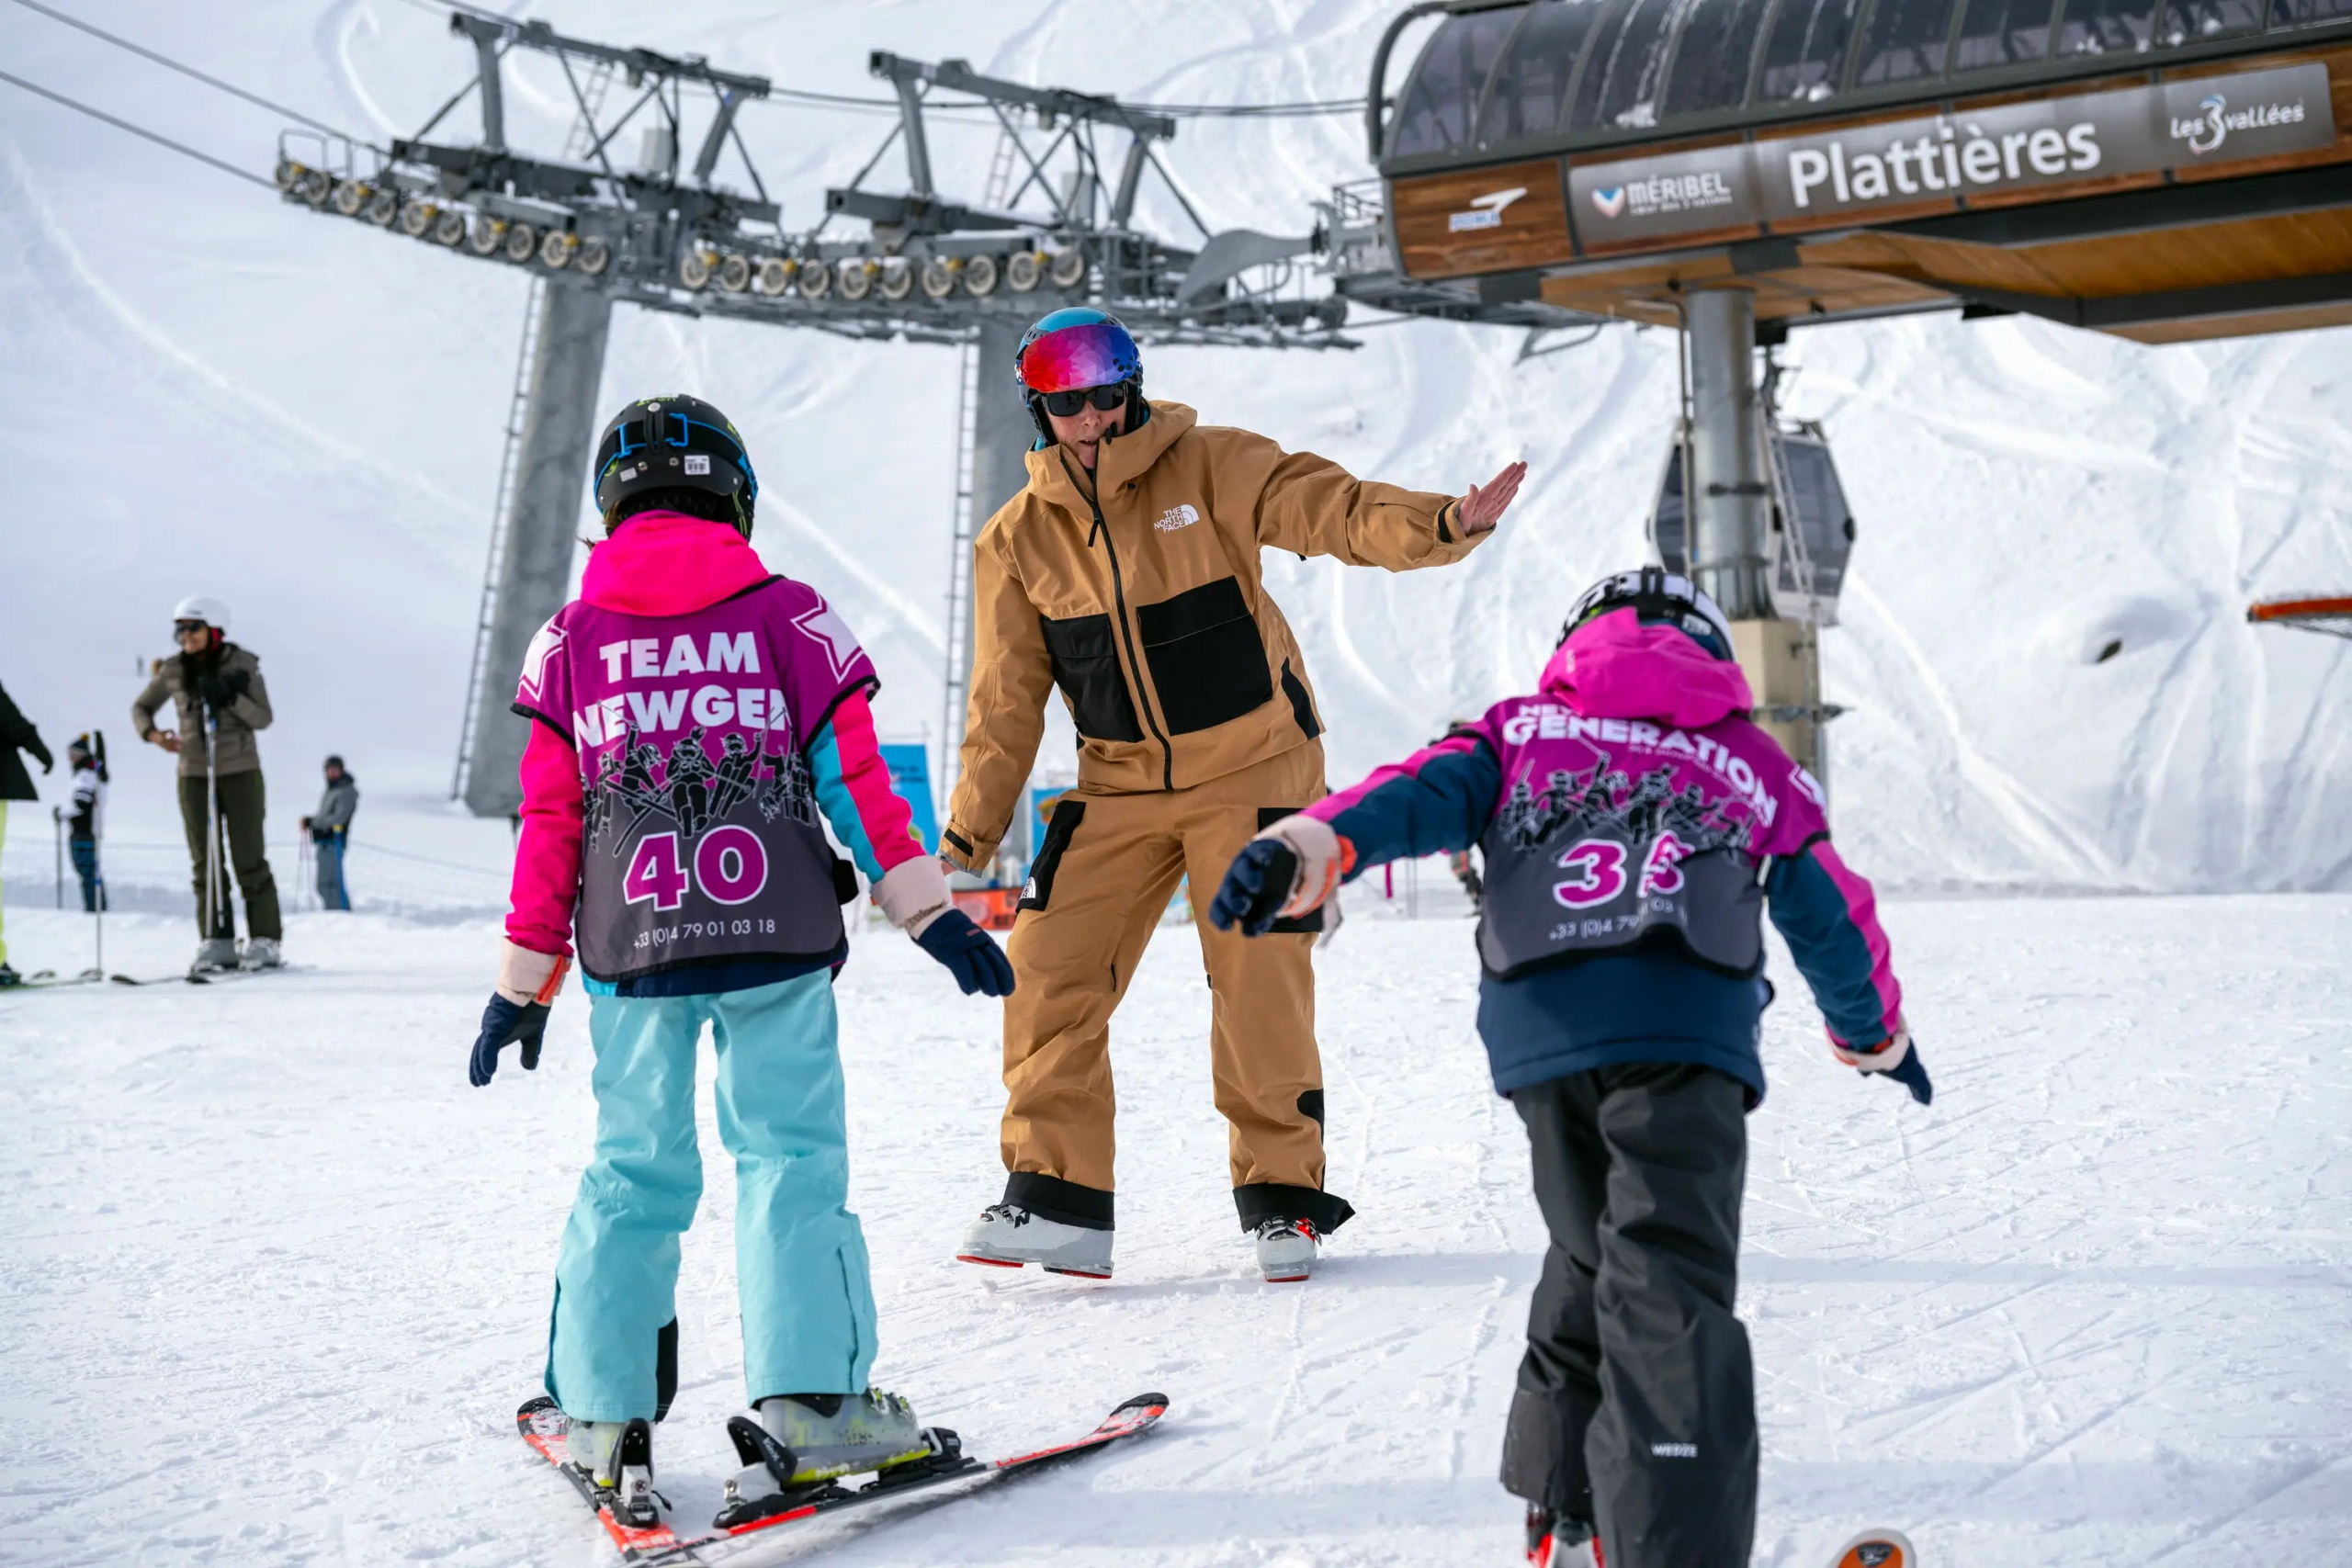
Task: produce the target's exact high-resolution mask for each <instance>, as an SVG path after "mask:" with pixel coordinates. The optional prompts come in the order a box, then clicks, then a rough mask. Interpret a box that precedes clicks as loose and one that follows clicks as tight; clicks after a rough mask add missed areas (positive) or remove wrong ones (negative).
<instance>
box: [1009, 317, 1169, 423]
mask: <svg viewBox="0 0 2352 1568" xmlns="http://www.w3.org/2000/svg"><path fill="white" fill-rule="evenodd" d="M1141 370H1142V366H1141V365H1140V364H1139V363H1138V362H1137V361H1136V341H1135V339H1133V338H1131V337H1129V336H1128V335H1127V330H1126V328H1125V327H1123V326H1120V325H1119V324H1118V323H1116V322H1115V321H1088V322H1086V323H1084V324H1082V325H1080V326H1074V327H1063V328H1060V329H1059V330H1057V331H1055V332H1049V333H1046V334H1044V335H1043V336H1042V337H1040V338H1038V339H1037V340H1036V341H1035V343H1033V344H1030V345H1029V346H1028V348H1027V349H1025V350H1024V351H1023V353H1022V355H1021V384H1022V385H1023V386H1024V387H1026V388H1028V389H1030V390H1031V391H1033V392H1044V393H1046V395H1047V396H1051V395H1052V394H1054V393H1056V392H1063V391H1068V390H1069V389H1073V388H1098V389H1099V388H1103V387H1114V386H1117V385H1119V384H1120V383H1122V382H1125V381H1131V380H1133V379H1135V378H1136V376H1137V375H1138V374H1139V373H1140V372H1141ZM1065 417H1067V416H1065Z"/></svg>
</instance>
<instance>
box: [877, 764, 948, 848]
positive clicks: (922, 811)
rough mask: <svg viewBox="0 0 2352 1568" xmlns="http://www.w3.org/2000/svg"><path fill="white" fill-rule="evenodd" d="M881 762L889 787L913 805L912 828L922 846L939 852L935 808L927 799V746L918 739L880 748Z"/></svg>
mask: <svg viewBox="0 0 2352 1568" xmlns="http://www.w3.org/2000/svg"><path fill="white" fill-rule="evenodd" d="M881 751H882V761H883V764H884V765H885V766H886V767H888V769H889V770H890V787H891V788H892V789H894V790H897V791H898V792H899V798H900V799H902V800H904V801H905V802H906V803H907V805H908V806H909V807H912V808H913V811H914V816H915V831H917V832H919V833H921V834H922V847H923V848H924V849H926V850H928V851H930V852H932V853H933V854H937V853H938V852H939V811H938V807H936V806H935V805H933V801H932V798H931V748H930V747H928V746H925V745H923V744H922V743H921V742H919V741H911V742H908V743H905V744H902V745H896V746H884V747H882V748H881Z"/></svg>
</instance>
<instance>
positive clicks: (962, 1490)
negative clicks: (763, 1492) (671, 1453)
mask: <svg viewBox="0 0 2352 1568" xmlns="http://www.w3.org/2000/svg"><path fill="white" fill-rule="evenodd" d="M1167 1410H1168V1396H1167V1395H1166V1394H1164V1393H1141V1394H1137V1395H1136V1397H1135V1398H1133V1399H1130V1400H1127V1401H1126V1402H1125V1403H1124V1404H1120V1405H1119V1406H1118V1408H1116V1409H1114V1410H1113V1411H1112V1412H1111V1414H1110V1415H1108V1416H1104V1417H1103V1420H1102V1422H1101V1423H1100V1424H1099V1425H1098V1426H1096V1427H1095V1428H1094V1429H1093V1430H1092V1431H1091V1432H1089V1433H1087V1434H1086V1435H1085V1436H1084V1437H1082V1438H1077V1439H1075V1440H1073V1441H1070V1442H1067V1443H1058V1444H1056V1445H1055V1446H1053V1447H1051V1448H1044V1449H1037V1450H1033V1451H1031V1452H1028V1453H1023V1454H1014V1455H1012V1456H1011V1457H1009V1458H1006V1459H1000V1460H996V1461H980V1460H975V1459H968V1458H966V1457H965V1455H964V1452H963V1445H962V1443H961V1442H960V1440H959V1439H958V1438H956V1434H955V1433H953V1432H951V1431H948V1430H946V1429H945V1428H944V1427H931V1428H927V1429H926V1435H927V1436H929V1437H930V1438H931V1440H932V1450H933V1451H932V1457H931V1458H929V1459H925V1460H915V1461H910V1463H908V1464H906V1465H900V1466H897V1467H894V1469H893V1470H892V1472H891V1474H890V1476H889V1478H888V1479H884V1478H881V1477H876V1479H874V1480H872V1481H869V1482H867V1483H865V1485H863V1486H859V1487H854V1488H853V1487H845V1486H842V1485H840V1484H838V1483H831V1482H828V1483H823V1484H821V1485H818V1486H814V1487H807V1488H803V1489H800V1490H798V1491H795V1492H788V1493H786V1494H784V1495H781V1496H778V1497H776V1498H775V1499H774V1500H773V1501H774V1503H775V1512H773V1513H770V1514H766V1515H763V1516H762V1517H755V1518H749V1519H744V1520H742V1521H741V1522H740V1523H737V1524H734V1525H731V1526H715V1527H713V1528H712V1529H708V1530H706V1531H703V1532H702V1533H699V1534H695V1535H686V1536H681V1535H679V1534H677V1533H676V1532H675V1531H673V1529H671V1528H670V1527H669V1526H668V1525H666V1524H656V1525H651V1526H648V1527H643V1528H639V1527H638V1526H634V1525H630V1524H628V1523H625V1522H624V1521H623V1520H621V1519H620V1518H619V1517H617V1516H616V1514H615V1513H614V1511H613V1507H612V1502H613V1495H612V1493H611V1492H609V1491H608V1490H606V1489H605V1488H603V1487H600V1486H598V1485H597V1484H596V1483H595V1481H594V1479H593V1478H592V1477H590V1476H589V1475H588V1474H587V1473H586V1472H582V1470H581V1469H580V1467H579V1466H577V1465H575V1464H573V1463H571V1461H570V1459H569V1458H568V1457H567V1455H566V1451H565V1439H566V1437H567V1435H568V1434H569V1432H570V1430H571V1422H570V1420H569V1419H568V1418H567V1417H566V1416H564V1414H563V1412H562V1411H561V1410H560V1409H558V1408H557V1407H556V1403H555V1401H554V1400H552V1399H549V1398H547V1397H546V1396H544V1395H542V1396H541V1397H539V1398H537V1399H534V1400H531V1401H529V1402H528V1403H527V1404H525V1405H524V1406H523V1407H522V1408H521V1409H520V1410H517V1411H516V1412H515V1428H516V1429H517V1431H519V1432H520V1433H521V1435H522V1438H523V1440H524V1441H525V1442H526V1443H528V1444H530V1445H531V1448H532V1450H533V1451H534V1452H536V1453H537V1454H538V1456H539V1457H540V1458H541V1459H544V1460H546V1461H548V1463H549V1464H552V1465H554V1466H555V1467H556V1469H557V1470H559V1471H560V1472H562V1474H563V1478H564V1479H565V1480H566V1481H569V1482H571V1484H572V1487H573V1489H574V1490H576V1491H578V1492H579V1494H580V1495H581V1498H582V1500H583V1501H584V1502H586V1503H587V1505H588V1506H590V1507H592V1508H594V1509H595V1510H596V1517H597V1519H598V1521H599V1522H601V1523H602V1524H603V1525H604V1527H605V1534H607V1535H609V1536H611V1537H612V1539H613V1544H614V1545H615V1546H616V1547H617V1548H619V1549H620V1554H621V1561H622V1562H628V1563H639V1564H658V1565H661V1568H678V1565H680V1564H687V1563H710V1562H724V1561H726V1560H727V1559H729V1558H730V1557H733V1556H734V1555H736V1553H737V1551H739V1550H741V1549H742V1548H743V1547H744V1545H745V1543H747V1542H748V1541H750V1540H770V1539H773V1538H772V1537H771V1536H770V1534H769V1532H771V1531H774V1530H776V1529H781V1528H783V1527H785V1526H786V1525H792V1524H799V1523H804V1522H806V1521H809V1520H811V1519H817V1518H821V1517H831V1516H833V1515H836V1514H842V1513H846V1512H850V1511H853V1510H854V1511H861V1512H862V1511H867V1510H873V1511H875V1512H876V1513H877V1514H880V1515H882V1516H883V1517H888V1513H889V1510H888V1508H887V1507H883V1506H882V1505H888V1504H891V1503H896V1502H898V1501H899V1500H901V1499H904V1498H910V1497H914V1496H918V1495H927V1496H929V1497H930V1498H931V1500H932V1501H933V1503H947V1502H952V1501H955V1500H956V1499H957V1498H961V1497H967V1496H970V1495H973V1494H975V1493H977V1492H979V1491H981V1490H983V1489H985V1488H986V1487H988V1486H989V1485H991V1484H993V1483H997V1482H1000V1481H1008V1480H1011V1479H1012V1478H1013V1477H1015V1476H1020V1475H1027V1474H1032V1473H1034V1472H1037V1471H1040V1470H1043V1469H1045V1468H1046V1467H1047V1466H1049V1465H1052V1464H1056V1463H1058V1462H1060V1461H1065V1460H1070V1459H1076V1458H1078V1457H1079V1456H1080V1455H1082V1454H1089V1453H1094V1452H1097V1451H1099V1450H1103V1449H1105V1448H1108V1447H1109V1446H1110V1445H1111V1444H1113V1443H1115V1442H1118V1441H1120V1440H1121V1439H1122V1438H1132V1437H1136V1436H1137V1435H1138V1434H1140V1433H1143V1432H1147V1431H1148V1430H1150V1429H1151V1427H1152V1426H1153V1425H1154V1424H1155V1423H1156V1422H1158V1421H1159V1418H1160V1416H1163V1415H1165V1414H1167ZM957 1483H961V1484H960V1485H958V1484H957ZM950 1488H953V1490H949V1489H950ZM910 1511H911V1510H910ZM877 1522H878V1521H877ZM1900 1568H1910V1564H1909V1563H1908V1562H1905V1563H1904V1564H1902V1565H1900Z"/></svg>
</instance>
